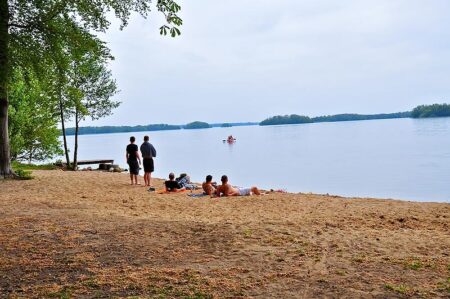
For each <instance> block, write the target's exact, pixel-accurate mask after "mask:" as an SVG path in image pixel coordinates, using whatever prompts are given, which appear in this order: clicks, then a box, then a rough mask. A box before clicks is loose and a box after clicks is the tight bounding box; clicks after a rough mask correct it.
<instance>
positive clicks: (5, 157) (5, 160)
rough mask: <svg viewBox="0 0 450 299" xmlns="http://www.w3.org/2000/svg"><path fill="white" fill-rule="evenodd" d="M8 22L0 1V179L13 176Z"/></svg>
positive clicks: (4, 3)
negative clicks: (9, 106)
mask: <svg viewBox="0 0 450 299" xmlns="http://www.w3.org/2000/svg"><path fill="white" fill-rule="evenodd" d="M8 21H9V8H8V0H0V178H5V177H10V176H13V171H12V169H11V158H10V152H9V136H8V80H9V61H8V60H9V53H8V46H9V34H8Z"/></svg>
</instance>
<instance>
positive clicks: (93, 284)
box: [83, 278, 100, 289]
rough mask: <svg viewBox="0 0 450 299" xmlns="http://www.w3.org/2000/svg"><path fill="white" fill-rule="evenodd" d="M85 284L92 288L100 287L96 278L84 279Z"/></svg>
mask: <svg viewBox="0 0 450 299" xmlns="http://www.w3.org/2000/svg"><path fill="white" fill-rule="evenodd" d="M83 285H85V286H87V287H88V288H91V289H98V288H100V285H99V284H98V283H97V281H96V280H95V279H94V278H90V279H88V280H85V281H83Z"/></svg>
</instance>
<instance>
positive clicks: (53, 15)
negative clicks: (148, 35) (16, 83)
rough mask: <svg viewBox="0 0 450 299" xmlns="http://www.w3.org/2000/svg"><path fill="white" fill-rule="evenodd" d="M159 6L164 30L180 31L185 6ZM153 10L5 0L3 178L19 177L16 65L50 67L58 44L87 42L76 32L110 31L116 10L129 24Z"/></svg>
mask: <svg viewBox="0 0 450 299" xmlns="http://www.w3.org/2000/svg"><path fill="white" fill-rule="evenodd" d="M155 6H156V9H157V10H158V11H160V12H162V13H163V14H164V15H165V18H166V23H167V24H165V25H163V26H162V27H161V28H160V29H161V34H167V33H169V34H170V35H171V36H176V35H178V34H179V33H180V32H179V30H178V28H177V26H180V25H181V24H182V20H181V19H180V18H179V17H178V15H177V13H178V12H179V10H180V6H179V5H178V4H177V3H175V2H174V1H172V0H156V3H155ZM151 8H152V1H151V0H97V1H92V0H46V1H42V0H0V177H8V176H11V175H13V172H12V170H11V163H10V145H9V136H8V105H9V103H8V83H9V79H10V73H11V69H12V68H14V66H15V65H16V64H29V65H31V66H33V67H34V68H35V71H36V73H37V74H39V72H40V71H41V70H42V69H44V68H45V67H47V66H48V65H49V61H51V59H52V55H53V54H54V52H53V51H58V47H55V45H58V44H59V43H63V44H64V43H65V44H66V45H72V48H76V47H77V46H79V47H81V46H82V44H77V40H76V39H73V36H72V35H71V33H73V32H82V33H83V34H85V35H86V36H94V32H95V31H100V32H103V31H105V30H106V29H107V28H108V27H109V25H110V22H109V21H108V18H107V17H108V16H109V15H110V14H109V12H111V11H113V12H114V14H115V16H116V17H117V18H119V19H120V20H121V21H122V28H123V27H124V26H126V25H127V22H128V20H129V17H130V14H131V13H132V12H137V13H139V14H141V15H142V16H144V17H146V16H147V15H148V13H149V12H150V10H151ZM75 29H76V30H75ZM55 49H56V50H55ZM37 77H38V78H39V76H37Z"/></svg>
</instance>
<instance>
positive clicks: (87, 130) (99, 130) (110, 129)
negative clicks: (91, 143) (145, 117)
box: [66, 124, 181, 135]
mask: <svg viewBox="0 0 450 299" xmlns="http://www.w3.org/2000/svg"><path fill="white" fill-rule="evenodd" d="M180 129H181V126H176V125H167V124H154V125H146V126H102V127H80V128H79V129H78V134H79V135H89V134H107V133H126V132H145V131H167V130H180ZM66 134H67V135H74V134H75V128H67V129H66Z"/></svg>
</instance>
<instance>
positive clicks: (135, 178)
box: [134, 174, 138, 185]
mask: <svg viewBox="0 0 450 299" xmlns="http://www.w3.org/2000/svg"><path fill="white" fill-rule="evenodd" d="M134 183H135V184H136V185H138V176H137V175H136V174H135V175H134Z"/></svg>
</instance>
